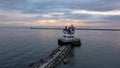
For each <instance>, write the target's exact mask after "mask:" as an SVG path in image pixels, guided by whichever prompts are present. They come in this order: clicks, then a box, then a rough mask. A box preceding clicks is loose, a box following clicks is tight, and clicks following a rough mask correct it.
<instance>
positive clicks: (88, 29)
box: [30, 27, 120, 31]
mask: <svg viewBox="0 0 120 68" xmlns="http://www.w3.org/2000/svg"><path fill="white" fill-rule="evenodd" d="M30 29H49V30H62V29H63V28H32V27H31V28H30ZM76 30H102V31H120V29H102V28H98V29H93V28H77V29H76Z"/></svg>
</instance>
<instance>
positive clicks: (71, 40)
mask: <svg viewBox="0 0 120 68" xmlns="http://www.w3.org/2000/svg"><path fill="white" fill-rule="evenodd" d="M74 36H75V27H74V26H73V25H71V26H69V27H67V26H65V28H64V29H63V36H62V37H61V38H59V39H58V44H59V45H65V44H72V45H73V44H77V45H80V44H81V42H80V39H79V38H75V37H74Z"/></svg>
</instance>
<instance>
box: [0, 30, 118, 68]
mask: <svg viewBox="0 0 120 68" xmlns="http://www.w3.org/2000/svg"><path fill="white" fill-rule="evenodd" d="M61 34H62V30H40V29H36V30H34V29H33V30H32V29H27V28H23V29H21V28H19V29H15V28H12V29H7V28H6V29H3V28H2V29H0V68H27V67H28V65H29V64H31V63H32V62H35V61H37V60H39V59H40V58H42V57H44V56H46V55H47V54H48V53H50V52H51V51H52V50H53V49H55V48H57V46H58V44H57V39H58V38H59V37H61V36H62V35H61ZM75 36H76V37H79V38H80V39H81V42H82V45H81V46H80V47H74V48H73V49H72V51H71V53H70V54H69V55H68V57H67V58H66V59H69V60H70V62H71V63H70V64H68V65H63V64H60V65H58V66H57V68H120V31H92V30H91V31H84V30H78V31H76V34H75Z"/></svg>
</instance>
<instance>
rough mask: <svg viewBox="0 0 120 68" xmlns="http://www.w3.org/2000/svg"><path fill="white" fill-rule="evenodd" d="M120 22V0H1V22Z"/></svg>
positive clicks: (26, 23)
mask: <svg viewBox="0 0 120 68" xmlns="http://www.w3.org/2000/svg"><path fill="white" fill-rule="evenodd" d="M70 23H72V24H75V25H78V26H99V25H101V26H104V25H106V26H112V25H113V26H120V0H0V25H37V26H38V25H39V26H48V25H51V26H64V25H69V24H70Z"/></svg>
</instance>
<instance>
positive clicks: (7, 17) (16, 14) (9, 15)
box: [0, 10, 39, 21]
mask: <svg viewBox="0 0 120 68" xmlns="http://www.w3.org/2000/svg"><path fill="white" fill-rule="evenodd" d="M38 15H39V14H29V13H28V14H27V13H23V12H22V11H19V10H0V21H14V20H15V21H17V20H30V19H32V18H34V17H37V16H38Z"/></svg>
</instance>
